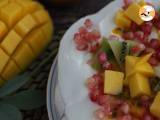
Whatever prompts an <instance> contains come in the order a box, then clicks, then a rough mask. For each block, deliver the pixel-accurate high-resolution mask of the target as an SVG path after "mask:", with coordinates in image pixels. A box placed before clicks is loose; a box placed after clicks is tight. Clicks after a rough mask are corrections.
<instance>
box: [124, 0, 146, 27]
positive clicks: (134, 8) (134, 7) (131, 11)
mask: <svg viewBox="0 0 160 120" xmlns="http://www.w3.org/2000/svg"><path fill="white" fill-rule="evenodd" d="M140 8H141V6H140V5H138V4H137V3H135V2H133V3H132V4H131V5H129V7H128V8H127V9H126V11H125V15H126V16H127V17H129V18H130V19H131V20H133V21H134V22H135V23H137V24H138V25H141V24H142V23H143V20H141V18H140V16H139V10H140Z"/></svg>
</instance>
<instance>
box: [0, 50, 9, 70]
mask: <svg viewBox="0 0 160 120" xmlns="http://www.w3.org/2000/svg"><path fill="white" fill-rule="evenodd" d="M8 60H9V56H8V55H7V54H6V53H5V52H4V51H3V50H2V49H0V73H1V72H2V70H3V68H4V67H5V65H6V64H7V62H8Z"/></svg>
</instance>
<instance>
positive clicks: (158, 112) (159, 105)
mask: <svg viewBox="0 0 160 120" xmlns="http://www.w3.org/2000/svg"><path fill="white" fill-rule="evenodd" d="M150 112H151V114H152V115H154V116H155V117H158V118H160V92H158V94H157V96H156V97H155V99H154V101H153V103H152V105H151V107H150Z"/></svg>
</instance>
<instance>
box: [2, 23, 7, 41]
mask: <svg viewBox="0 0 160 120" xmlns="http://www.w3.org/2000/svg"><path fill="white" fill-rule="evenodd" d="M7 31H8V29H7V26H6V25H5V24H4V22H2V21H0V41H1V40H2V39H3V37H4V36H5V35H6V34H7Z"/></svg>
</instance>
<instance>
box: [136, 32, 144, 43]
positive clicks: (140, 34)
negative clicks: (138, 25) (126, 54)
mask: <svg viewBox="0 0 160 120" xmlns="http://www.w3.org/2000/svg"><path fill="white" fill-rule="evenodd" d="M134 37H135V38H136V39H137V40H139V41H140V42H142V43H143V42H144V33H143V32H142V31H137V32H135V33H134Z"/></svg>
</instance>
